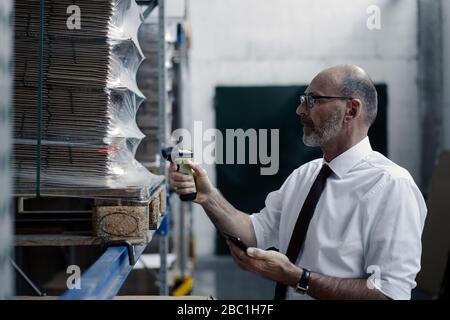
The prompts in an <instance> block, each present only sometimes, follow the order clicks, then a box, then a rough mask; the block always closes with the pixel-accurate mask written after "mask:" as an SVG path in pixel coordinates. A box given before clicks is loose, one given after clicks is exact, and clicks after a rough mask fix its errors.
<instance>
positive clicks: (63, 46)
mask: <svg viewBox="0 0 450 320" xmlns="http://www.w3.org/2000/svg"><path fill="white" fill-rule="evenodd" d="M68 8H70V9H68ZM77 8H78V9H79V12H78V13H79V17H80V20H79V22H80V25H79V27H80V28H77V26H76V25H75V24H74V21H76V20H71V14H70V12H72V15H73V14H75V15H76V14H77V11H76V10H78V9H77ZM70 10H74V11H70ZM68 12H69V14H68ZM73 17H74V16H73ZM141 22H142V17H141V13H140V10H139V8H138V6H137V5H136V3H135V1H134V0H45V19H44V22H43V26H44V31H45V34H44V54H43V59H42V68H43V77H42V86H43V89H42V121H41V139H42V145H41V147H40V153H41V156H40V165H39V164H38V159H37V148H38V144H37V141H38V137H39V135H38V100H37V97H38V81H39V79H38V68H39V64H40V60H39V56H38V50H37V48H38V43H39V32H38V31H39V26H40V23H42V21H40V19H39V0H21V1H17V2H16V12H15V31H16V34H15V40H16V48H15V94H14V104H15V110H14V138H15V140H14V162H13V163H14V169H15V183H16V190H19V191H24V190H29V191H33V190H36V189H38V188H39V189H40V191H41V194H44V195H52V192H53V191H52V190H55V189H58V190H61V189H67V190H71V195H73V194H76V192H74V190H77V189H83V190H86V189H109V188H145V187H146V186H149V185H151V184H152V183H154V180H155V179H159V177H158V178H157V177H156V176H154V175H152V174H151V173H149V172H148V171H147V170H146V169H145V168H144V167H143V166H142V165H141V164H140V163H139V162H137V161H136V160H135V159H134V155H135V151H136V148H137V146H138V145H139V143H140V141H141V139H142V138H143V137H144V135H143V134H142V132H141V131H140V130H139V128H138V127H137V124H136V112H137V110H138V108H139V105H140V103H141V102H142V101H143V99H144V96H143V94H142V93H141V92H140V90H139V89H138V87H137V85H136V72H137V69H138V67H139V65H140V64H141V62H142V60H143V54H142V51H141V48H140V46H139V43H138V29H139V26H140V24H141ZM39 170H40V176H41V181H40V184H37V178H36V177H37V171H39Z"/></svg>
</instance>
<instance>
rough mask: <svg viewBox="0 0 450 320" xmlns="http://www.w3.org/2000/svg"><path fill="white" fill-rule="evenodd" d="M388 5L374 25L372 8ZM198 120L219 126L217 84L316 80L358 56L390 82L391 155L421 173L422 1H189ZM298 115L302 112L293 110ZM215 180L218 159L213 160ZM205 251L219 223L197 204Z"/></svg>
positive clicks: (198, 233) (414, 172) (374, 74)
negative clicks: (214, 224)
mask: <svg viewBox="0 0 450 320" xmlns="http://www.w3.org/2000/svg"><path fill="white" fill-rule="evenodd" d="M373 4H375V5H377V6H379V8H380V9H381V29H380V30H369V29H368V28H367V25H366V22H367V19H368V18H369V16H370V14H368V13H367V11H366V10H367V8H368V7H369V6H370V5H373ZM188 14H189V21H190V24H191V28H192V47H191V52H190V58H191V63H192V64H191V70H192V108H193V113H192V121H194V120H201V121H203V128H204V130H205V129H207V128H209V127H214V119H215V115H214V109H213V95H214V88H215V87H216V86H218V85H292V84H306V83H309V81H310V80H311V78H312V77H314V75H315V74H317V73H318V72H319V71H320V70H321V69H323V68H326V67H329V66H332V65H336V64H341V63H352V64H357V65H360V66H361V67H363V68H365V69H366V70H367V71H368V72H369V74H370V75H371V76H372V78H373V80H374V81H375V82H383V83H386V84H387V86H388V98H389V105H388V121H389V122H388V143H389V149H388V152H389V157H390V158H391V159H392V160H393V161H395V162H397V163H398V164H400V165H401V166H403V167H405V168H406V169H408V170H409V171H410V172H411V174H412V175H413V176H414V177H415V178H416V179H419V177H420V173H419V168H420V165H419V161H420V131H419V130H420V125H419V123H420V121H419V114H418V105H417V90H416V77H417V42H416V41H417V37H416V36H417V6H416V2H415V1H410V0H314V1H312V0H279V1H275V2H274V1H265V0H227V1H223V0H190V1H188ZM292 116H295V115H294V114H293V115H292ZM205 168H206V169H207V171H208V172H209V174H210V176H211V177H212V179H213V180H215V176H214V175H215V172H214V167H213V166H206V165H205ZM196 211H200V212H194V213H195V217H194V219H195V224H196V236H197V239H201V240H202V241H197V243H198V244H199V245H198V253H199V254H206V253H209V252H211V251H212V249H213V244H214V243H213V241H203V240H205V239H212V238H210V237H212V235H213V233H214V229H213V227H212V225H211V223H210V222H209V221H208V220H207V218H206V217H205V215H204V213H202V212H201V211H202V210H201V209H200V208H198V206H196Z"/></svg>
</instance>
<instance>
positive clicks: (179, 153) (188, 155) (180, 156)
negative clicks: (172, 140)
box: [161, 147, 197, 201]
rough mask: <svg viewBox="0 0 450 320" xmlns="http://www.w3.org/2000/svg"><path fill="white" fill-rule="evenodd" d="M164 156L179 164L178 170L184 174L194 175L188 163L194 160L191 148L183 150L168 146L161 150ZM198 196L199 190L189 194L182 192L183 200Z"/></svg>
mask: <svg viewBox="0 0 450 320" xmlns="http://www.w3.org/2000/svg"><path fill="white" fill-rule="evenodd" d="M161 153H162V156H163V157H164V159H166V160H167V161H170V162H173V163H175V164H176V165H177V171H178V172H181V173H183V174H187V175H191V176H192V177H194V174H193V172H192V170H191V168H189V167H188V166H187V165H186V161H187V160H192V159H193V158H194V153H193V152H192V151H190V150H183V149H179V148H177V147H167V148H164V149H162V150H161ZM194 182H195V179H194ZM196 197H197V192H193V193H188V194H180V199H181V200H182V201H192V200H194V199H195V198H196Z"/></svg>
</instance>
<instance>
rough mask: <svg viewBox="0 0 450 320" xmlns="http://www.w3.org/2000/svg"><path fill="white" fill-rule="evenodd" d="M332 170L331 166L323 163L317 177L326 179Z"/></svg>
mask: <svg viewBox="0 0 450 320" xmlns="http://www.w3.org/2000/svg"><path fill="white" fill-rule="evenodd" d="M332 172H333V170H331V168H330V167H329V166H328V165H327V164H326V163H325V164H324V165H323V166H322V169H320V172H319V177H320V178H322V179H324V180H326V179H327V178H328V177H329V176H330V175H331V173H332Z"/></svg>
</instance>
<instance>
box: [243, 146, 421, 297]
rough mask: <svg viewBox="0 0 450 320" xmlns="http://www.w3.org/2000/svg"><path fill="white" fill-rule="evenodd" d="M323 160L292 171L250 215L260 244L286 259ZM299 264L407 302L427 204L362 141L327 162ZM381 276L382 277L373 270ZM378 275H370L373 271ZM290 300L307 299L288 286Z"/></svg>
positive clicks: (400, 173)
mask: <svg viewBox="0 0 450 320" xmlns="http://www.w3.org/2000/svg"><path fill="white" fill-rule="evenodd" d="M324 163H326V161H325V160H324V159H316V160H313V161H311V162H308V163H306V164H304V165H302V166H301V167H299V168H297V169H296V170H294V172H293V173H292V174H291V175H290V176H289V177H288V178H287V179H286V181H285V182H284V184H283V185H282V186H281V188H280V189H279V190H277V191H274V192H271V193H270V194H269V195H268V196H267V198H266V201H265V204H266V206H265V208H264V209H262V210H261V211H260V212H259V213H255V214H253V215H251V216H250V217H251V221H252V223H253V227H254V230H255V234H256V239H257V246H258V247H259V248H261V249H267V248H270V247H276V248H279V250H280V252H281V253H283V254H286V251H287V248H288V245H289V241H290V239H291V235H292V232H293V229H294V226H295V223H296V221H297V218H298V214H299V212H300V209H301V207H302V205H303V202H304V201H305V198H306V196H307V194H308V192H309V190H310V188H311V186H312V184H313V182H314V180H315V179H316V176H317V175H318V174H319V171H320V169H321V167H322V165H323V164H324ZM328 165H329V166H330V168H331V169H332V170H333V173H332V174H331V175H330V177H329V178H328V180H327V182H326V185H325V189H324V191H323V193H322V195H321V197H320V199H319V202H318V203H317V207H316V210H315V212H314V215H313V217H312V219H311V222H310V225H309V228H308V232H307V234H306V240H305V243H304V246H303V249H302V250H301V251H300V254H299V256H298V259H297V262H296V265H297V266H299V267H303V268H307V269H310V270H312V271H313V272H317V273H321V274H324V275H328V276H333V277H339V278H368V277H369V276H370V279H371V280H375V281H371V283H373V285H374V286H375V287H376V288H377V289H379V290H380V291H381V292H383V293H384V294H385V295H386V296H388V297H390V298H392V299H410V297H411V289H413V288H414V287H415V286H416V282H415V277H416V274H417V273H418V272H419V270H420V258H421V251H422V244H421V235H422V230H423V226H424V222H425V217H426V213H427V208H426V206H425V202H424V199H423V197H422V194H421V193H420V191H419V189H418V188H417V186H416V184H415V183H414V180H413V178H412V177H411V175H410V174H409V173H408V171H407V170H405V169H403V168H401V167H400V166H398V165H396V164H395V163H393V162H392V161H390V160H389V159H387V158H386V157H384V156H383V155H382V154H380V153H378V152H375V151H373V150H372V148H371V146H370V142H369V138H368V137H366V138H365V139H363V140H362V141H360V142H359V143H358V144H356V145H354V146H353V147H352V148H350V149H348V150H347V151H345V152H344V153H342V154H341V155H339V156H338V157H336V158H335V159H333V160H332V161H331V162H330V163H328ZM378 271H379V272H378ZM374 272H375V273H374ZM286 298H287V299H311V297H310V296H308V295H301V294H298V293H296V292H295V291H294V290H293V288H291V287H289V289H288V292H287V296H286Z"/></svg>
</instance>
